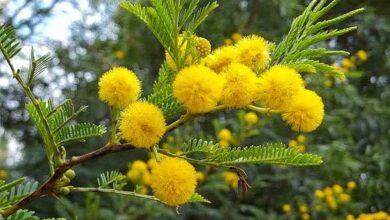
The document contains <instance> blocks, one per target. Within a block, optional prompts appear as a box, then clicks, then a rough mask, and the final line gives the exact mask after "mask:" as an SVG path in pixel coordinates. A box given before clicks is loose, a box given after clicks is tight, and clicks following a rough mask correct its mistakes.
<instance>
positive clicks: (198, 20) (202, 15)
mask: <svg viewBox="0 0 390 220" xmlns="http://www.w3.org/2000/svg"><path fill="white" fill-rule="evenodd" d="M216 8H218V3H217V2H209V3H208V4H207V5H206V6H205V7H203V8H201V9H199V10H197V11H196V13H194V16H193V18H192V20H191V22H189V24H188V28H187V31H189V32H194V31H195V30H196V29H197V28H198V27H199V25H201V24H202V23H203V21H204V20H205V19H206V18H207V16H208V15H209V14H210V13H211V12H212V11H214V10H215V9H216Z"/></svg>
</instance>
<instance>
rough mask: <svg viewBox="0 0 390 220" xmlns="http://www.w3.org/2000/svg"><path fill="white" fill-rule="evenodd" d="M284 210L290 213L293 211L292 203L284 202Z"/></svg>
mask: <svg viewBox="0 0 390 220" xmlns="http://www.w3.org/2000/svg"><path fill="white" fill-rule="evenodd" d="M282 211H283V212H284V213H290V212H291V205H290V204H283V205H282Z"/></svg>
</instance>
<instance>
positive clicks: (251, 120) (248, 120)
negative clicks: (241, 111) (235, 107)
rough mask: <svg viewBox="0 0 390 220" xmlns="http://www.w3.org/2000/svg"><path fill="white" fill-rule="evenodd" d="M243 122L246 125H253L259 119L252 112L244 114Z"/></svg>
mask: <svg viewBox="0 0 390 220" xmlns="http://www.w3.org/2000/svg"><path fill="white" fill-rule="evenodd" d="M244 120H245V122H246V123H247V124H248V125H254V124H256V123H257V122H258V121H259V117H258V116H257V114H256V113H254V112H248V113H246V114H245V116H244Z"/></svg>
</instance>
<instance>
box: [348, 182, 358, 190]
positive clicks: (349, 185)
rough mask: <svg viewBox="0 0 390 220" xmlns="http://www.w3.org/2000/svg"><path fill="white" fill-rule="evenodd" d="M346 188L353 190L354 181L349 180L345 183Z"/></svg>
mask: <svg viewBox="0 0 390 220" xmlns="http://www.w3.org/2000/svg"><path fill="white" fill-rule="evenodd" d="M347 188H348V190H354V189H356V182H355V181H349V182H348V183H347Z"/></svg>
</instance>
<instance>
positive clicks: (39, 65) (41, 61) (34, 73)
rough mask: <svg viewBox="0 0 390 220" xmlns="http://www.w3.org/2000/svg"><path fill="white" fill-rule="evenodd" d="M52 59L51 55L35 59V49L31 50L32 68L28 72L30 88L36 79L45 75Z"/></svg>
mask: <svg viewBox="0 0 390 220" xmlns="http://www.w3.org/2000/svg"><path fill="white" fill-rule="evenodd" d="M50 61H51V57H50V55H49V54H46V55H43V56H42V57H40V58H38V59H35V55H34V48H32V49H31V55H30V66H29V70H28V78H27V83H26V84H27V85H28V86H30V85H31V84H32V83H33V82H34V81H35V80H36V78H37V77H38V76H39V75H40V74H41V73H43V71H45V70H46V69H47V67H48V66H49V64H50Z"/></svg>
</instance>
